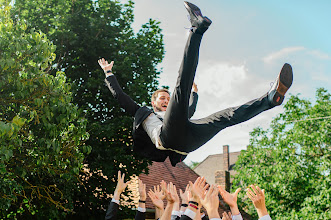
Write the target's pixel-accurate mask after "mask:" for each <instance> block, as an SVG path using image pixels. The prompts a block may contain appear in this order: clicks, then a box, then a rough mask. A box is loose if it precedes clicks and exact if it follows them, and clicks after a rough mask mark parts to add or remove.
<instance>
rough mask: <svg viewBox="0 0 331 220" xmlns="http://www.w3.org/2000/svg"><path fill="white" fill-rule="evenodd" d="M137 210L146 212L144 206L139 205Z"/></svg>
mask: <svg viewBox="0 0 331 220" xmlns="http://www.w3.org/2000/svg"><path fill="white" fill-rule="evenodd" d="M138 211H139V212H146V208H141V207H139V206H138Z"/></svg>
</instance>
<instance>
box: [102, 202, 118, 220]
mask: <svg viewBox="0 0 331 220" xmlns="http://www.w3.org/2000/svg"><path fill="white" fill-rule="evenodd" d="M118 209H119V205H118V204H117V203H115V202H110V203H109V206H108V209H107V212H106V217H105V220H115V219H117V211H118Z"/></svg>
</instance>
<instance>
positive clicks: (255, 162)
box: [233, 88, 331, 219]
mask: <svg viewBox="0 0 331 220" xmlns="http://www.w3.org/2000/svg"><path fill="white" fill-rule="evenodd" d="M330 117H331V95H330V93H328V92H327V90H325V89H322V88H321V89H318V90H317V92H316V102H315V103H314V104H312V103H311V102H310V101H308V100H305V99H300V98H299V97H298V96H291V97H290V99H289V101H288V102H287V103H286V104H285V105H284V112H283V113H281V114H280V115H279V116H278V117H277V118H275V119H274V120H273V121H272V123H271V126H270V128H269V129H267V130H263V129H261V128H256V129H254V131H253V132H252V133H251V139H250V146H249V147H248V148H247V150H245V151H242V153H241V155H240V156H239V158H238V161H237V163H236V170H237V172H238V174H237V175H236V176H235V181H234V184H233V186H234V187H236V186H238V185H241V186H243V187H247V186H248V185H249V184H254V183H256V184H258V185H259V186H260V187H261V188H263V189H265V191H266V205H267V208H268V210H269V211H270V214H271V217H272V218H273V219H330V218H331V210H330V205H331V202H330V201H331V200H330V198H331V187H330V183H331V181H330V171H331V169H330V168H331V151H330V150H331V118H330ZM241 205H242V207H243V208H244V209H245V210H246V211H247V212H248V213H250V214H252V215H256V213H255V210H254V207H253V206H252V204H251V202H250V201H249V199H248V198H244V199H242V200H241Z"/></svg>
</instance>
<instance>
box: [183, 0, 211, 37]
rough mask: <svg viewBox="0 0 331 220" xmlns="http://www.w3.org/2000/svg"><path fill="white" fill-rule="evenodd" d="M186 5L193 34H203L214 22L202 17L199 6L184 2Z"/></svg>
mask: <svg viewBox="0 0 331 220" xmlns="http://www.w3.org/2000/svg"><path fill="white" fill-rule="evenodd" d="M184 5H185V8H186V9H187V11H188V13H189V15H190V22H191V25H192V30H193V32H195V33H199V34H203V33H204V32H205V31H206V30H207V29H208V27H209V26H210V25H211V23H212V21H211V20H210V19H209V18H207V17H206V16H203V15H202V13H201V10H200V8H198V6H196V5H194V4H192V3H190V2H186V1H184Z"/></svg>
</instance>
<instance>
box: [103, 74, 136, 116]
mask: <svg viewBox="0 0 331 220" xmlns="http://www.w3.org/2000/svg"><path fill="white" fill-rule="evenodd" d="M105 82H106V85H107V86H108V88H109V90H110V92H111V93H112V95H113V96H114V98H115V99H117V101H118V103H119V104H120V106H121V107H122V108H124V110H125V112H127V113H128V114H130V115H131V116H134V115H135V113H136V111H137V110H138V109H139V108H140V106H139V105H138V104H137V103H136V102H135V101H133V100H132V98H131V97H130V96H128V95H127V94H126V93H125V92H124V91H123V90H122V88H121V87H120V85H119V84H118V81H117V79H116V76H115V75H111V76H108V77H107V78H106V79H105Z"/></svg>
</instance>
